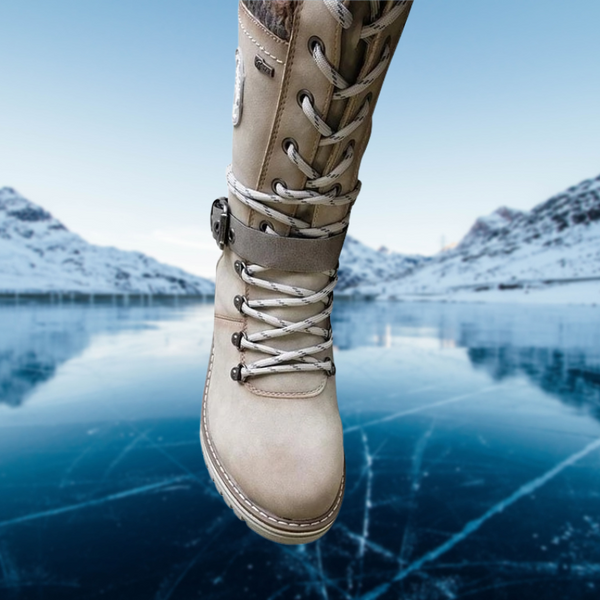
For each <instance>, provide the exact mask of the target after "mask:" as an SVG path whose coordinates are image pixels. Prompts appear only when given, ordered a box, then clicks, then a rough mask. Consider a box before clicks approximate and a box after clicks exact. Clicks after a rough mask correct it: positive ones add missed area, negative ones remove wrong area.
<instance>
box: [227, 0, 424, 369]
mask: <svg viewBox="0 0 600 600" xmlns="http://www.w3.org/2000/svg"><path fill="white" fill-rule="evenodd" d="M322 1H323V3H324V4H325V6H326V7H327V9H328V10H329V11H330V13H331V14H332V15H333V17H334V18H335V19H336V20H337V21H338V23H339V24H340V25H341V26H342V27H343V28H344V29H348V28H349V27H350V26H351V25H352V13H351V12H350V11H349V10H348V9H347V8H346V7H345V6H344V4H343V3H342V2H341V0H322ZM411 2H412V0H403V1H401V2H398V3H397V4H396V6H394V7H393V8H392V9H391V10H390V11H389V12H388V13H386V14H385V15H383V16H382V17H381V18H378V19H376V20H375V21H374V22H372V23H371V24H369V25H365V26H363V28H362V31H361V35H360V37H361V39H365V38H368V37H370V36H373V35H377V34H379V33H381V31H383V30H384V29H385V28H386V27H387V26H389V25H391V24H392V23H393V22H394V21H395V20H396V19H398V18H399V17H400V16H401V15H402V14H403V13H404V11H405V10H406V9H407V7H408V5H409V4H410V3H411ZM378 6H379V3H378V2H371V8H372V10H371V14H372V16H376V15H377V14H378V13H377V9H378ZM312 55H313V59H314V61H315V63H316V65H317V67H318V68H319V70H320V71H321V72H322V73H323V75H324V76H325V77H326V78H327V80H328V81H330V82H331V84H332V85H333V86H334V87H335V88H336V89H337V91H336V92H335V93H334V94H333V99H334V100H343V99H347V98H351V97H353V96H356V95H358V94H360V93H362V92H364V91H365V90H366V89H367V88H368V87H369V86H370V85H371V84H372V83H373V82H374V81H375V80H377V79H378V78H379V77H380V76H381V75H382V74H383V73H384V72H385V70H386V69H387V67H388V65H389V63H390V60H391V57H392V52H391V48H390V47H389V45H386V46H385V47H384V49H383V52H382V55H381V59H380V61H379V63H378V64H377V65H376V66H375V67H374V68H373V70H372V71H371V72H370V73H368V74H367V75H366V76H365V77H364V78H363V79H361V80H360V81H358V82H357V83H355V84H353V85H351V84H349V83H348V82H347V81H346V80H345V79H344V78H343V77H342V76H341V75H340V74H339V73H338V72H337V70H336V69H335V68H334V67H333V66H332V65H331V64H330V63H329V61H328V60H327V58H326V56H325V53H324V49H323V48H322V46H321V44H320V43H319V41H318V40H315V42H314V44H313V46H312ZM301 105H302V110H303V111H304V114H305V115H306V116H307V118H308V120H309V122H310V123H311V124H312V125H313V126H314V127H315V128H316V129H317V130H318V132H319V133H320V134H321V136H322V138H321V140H320V142H319V145H320V146H329V145H333V144H339V143H340V142H342V141H344V140H345V139H347V138H348V137H349V136H350V135H351V134H352V133H353V132H354V130H356V129H357V128H358V127H359V126H360V125H361V124H362V123H363V121H365V119H367V118H369V115H370V111H371V104H370V102H369V97H368V96H367V98H366V99H365V101H364V102H363V104H362V106H361V108H360V109H359V111H358V113H357V114H356V117H355V118H354V119H353V120H352V121H351V122H350V123H348V125H346V126H345V127H343V128H341V129H339V130H338V131H334V130H333V129H332V128H331V127H330V126H329V125H328V124H327V123H326V122H325V121H324V120H323V118H322V117H321V116H320V115H319V113H318V112H317V110H316V109H315V107H314V105H313V102H312V99H311V97H310V95H309V94H305V95H304V97H302V99H301ZM286 153H287V155H288V158H289V159H290V161H291V162H292V163H294V164H295V165H296V166H297V167H298V169H300V171H302V173H304V174H305V175H306V177H307V178H308V179H307V181H306V184H305V189H303V190H291V189H288V188H286V187H285V186H284V185H283V184H282V183H281V182H278V183H276V185H275V192H274V193H271V194H268V193H264V192H259V191H257V190H253V189H250V188H248V187H246V186H245V185H243V184H242V183H241V182H240V181H238V180H237V179H236V178H235V176H234V174H233V171H232V168H231V165H230V166H229V167H228V169H227V185H228V187H229V190H230V191H231V193H232V194H234V195H235V197H236V198H237V199H238V200H239V201H240V202H242V203H243V204H245V205H246V206H248V207H249V208H251V209H252V210H255V211H256V212H258V213H260V214H262V215H264V216H266V217H268V218H269V219H273V220H275V221H278V222H280V223H283V224H285V225H287V226H289V227H290V228H291V231H292V234H293V235H296V236H303V237H314V238H321V237H328V236H331V235H334V234H337V233H340V232H343V231H345V229H346V228H347V227H348V219H349V215H347V216H346V217H345V218H343V219H342V220H340V221H337V222H335V223H331V224H329V225H323V226H319V227H312V226H311V224H310V223H307V222H306V221H303V220H302V219H299V218H297V217H293V216H290V215H287V214H285V213H282V212H280V211H278V210H276V209H275V208H273V207H272V206H270V205H278V204H280V205H288V206H289V205H294V206H300V205H311V206H316V205H321V206H344V205H350V206H351V205H352V204H353V203H354V202H355V200H356V198H357V197H358V194H359V192H360V181H359V182H358V183H357V185H356V187H355V188H354V189H353V190H352V191H350V192H348V193H346V194H341V195H340V194H339V190H338V189H336V187H335V185H336V182H337V181H338V179H339V178H340V177H341V176H342V175H343V174H344V173H345V172H346V171H347V170H348V169H349V168H350V166H351V165H352V163H353V161H354V148H353V146H352V144H350V145H349V146H348V147H347V148H346V150H345V151H344V153H343V155H342V158H341V160H340V162H339V163H338V164H337V165H336V166H335V167H334V168H333V169H332V170H331V171H330V172H329V173H326V174H322V173H319V172H317V171H316V170H315V169H314V168H313V167H312V166H311V165H310V164H308V163H307V162H306V161H305V160H304V158H302V156H301V155H300V153H299V151H298V148H297V146H296V144H295V143H294V141H293V140H290V141H289V142H288V144H287V147H286ZM330 186H331V187H330ZM328 187H330V190H329V191H327V192H324V193H322V192H319V191H318V190H319V189H322V188H328ZM267 231H268V232H269V233H271V234H273V235H277V233H276V232H275V231H274V230H273V229H272V228H270V227H269V228H267ZM238 266H239V269H238V270H237V272H238V274H239V276H240V277H241V278H242V280H243V281H244V282H245V283H247V284H248V285H251V286H254V287H258V288H263V289H268V290H271V291H275V292H277V293H280V294H283V295H284V296H283V297H282V298H271V299H263V300H246V299H244V302H243V303H242V304H241V305H240V307H239V310H240V311H241V312H243V313H244V314H246V315H247V316H248V317H251V318H253V319H256V320H258V321H262V322H263V323H266V324H267V325H270V326H271V327H273V328H274V329H268V330H265V331H260V332H258V333H253V334H243V335H241V337H240V339H239V346H240V348H243V349H248V350H255V351H258V352H261V353H263V354H267V355H268V356H267V358H264V359H262V360H258V361H255V362H253V363H250V364H248V365H240V366H239V367H237V368H235V369H234V371H235V374H236V376H237V378H238V379H239V380H240V381H245V380H246V379H247V378H248V377H252V376H257V375H264V374H267V373H285V372H294V371H298V372H300V371H325V372H327V373H328V374H333V373H334V372H335V367H334V365H333V363H332V362H331V361H330V360H319V359H317V358H315V357H314V356H313V355H314V354H318V353H320V352H323V351H324V350H327V349H328V348H330V347H331V345H332V344H333V340H332V337H331V330H330V329H325V328H323V327H321V326H319V323H322V322H323V321H326V320H327V319H328V318H329V316H330V314H331V310H332V301H331V300H332V292H333V288H334V287H335V285H336V283H337V272H336V271H335V270H332V271H327V272H325V273H324V274H325V275H327V276H328V277H329V283H328V284H327V285H326V286H325V287H324V288H323V289H321V290H319V291H314V290H309V289H305V288H301V287H298V286H290V285H285V284H281V283H277V282H274V281H269V280H268V279H263V278H260V277H257V275H258V274H260V273H262V272H265V271H268V270H270V269H267V268H265V267H262V266H260V265H250V264H244V263H241V262H240V264H239V265H238ZM319 302H323V303H324V304H325V308H324V309H323V310H322V311H320V312H319V313H318V314H316V315H314V316H311V317H310V318H307V319H304V320H302V321H298V322H293V321H287V320H284V319H280V318H277V317H274V316H272V315H269V314H268V313H265V312H263V311H261V310H259V309H264V308H272V307H278V308H281V307H289V308H292V307H296V306H305V305H310V304H316V303H319ZM292 333H304V334H309V335H314V336H315V337H317V338H320V339H321V340H323V341H321V342H319V343H317V344H315V345H314V346H309V347H306V348H300V349H295V350H289V351H285V350H280V349H278V348H273V347H272V346H269V345H267V344H264V343H262V342H266V341H268V340H272V339H275V338H279V337H283V336H286V335H290V334H292ZM232 376H233V371H232Z"/></svg>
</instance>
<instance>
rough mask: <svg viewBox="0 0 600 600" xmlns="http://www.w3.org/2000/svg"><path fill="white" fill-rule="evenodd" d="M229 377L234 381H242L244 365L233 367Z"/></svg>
mask: <svg viewBox="0 0 600 600" xmlns="http://www.w3.org/2000/svg"><path fill="white" fill-rule="evenodd" d="M229 375H230V376H231V379H233V380H234V381H239V382H241V381H242V363H240V364H239V365H238V366H237V367H233V369H231V371H230V372H229Z"/></svg>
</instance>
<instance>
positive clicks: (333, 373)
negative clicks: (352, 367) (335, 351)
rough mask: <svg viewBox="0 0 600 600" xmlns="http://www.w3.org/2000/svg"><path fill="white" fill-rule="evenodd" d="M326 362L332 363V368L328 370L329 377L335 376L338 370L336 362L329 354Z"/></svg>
mask: <svg viewBox="0 0 600 600" xmlns="http://www.w3.org/2000/svg"><path fill="white" fill-rule="evenodd" d="M325 362H330V363H331V368H330V369H329V371H327V377H333V376H334V375H335V373H336V371H337V369H336V368H335V364H334V362H333V361H332V360H331V358H329V356H327V357H326V358H325Z"/></svg>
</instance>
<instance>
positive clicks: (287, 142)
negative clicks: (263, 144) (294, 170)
mask: <svg viewBox="0 0 600 600" xmlns="http://www.w3.org/2000/svg"><path fill="white" fill-rule="evenodd" d="M290 146H294V148H295V149H296V152H298V142H297V141H296V140H295V139H294V138H289V137H288V138H285V140H283V142H281V147H282V148H283V151H284V152H285V153H286V154H287V153H288V148H289V147H290Z"/></svg>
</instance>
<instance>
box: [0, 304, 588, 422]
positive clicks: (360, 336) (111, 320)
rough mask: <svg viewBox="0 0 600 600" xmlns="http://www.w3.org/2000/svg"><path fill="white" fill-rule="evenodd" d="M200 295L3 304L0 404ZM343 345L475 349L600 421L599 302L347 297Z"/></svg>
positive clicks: (479, 360) (13, 402)
mask: <svg viewBox="0 0 600 600" xmlns="http://www.w3.org/2000/svg"><path fill="white" fill-rule="evenodd" d="M199 302H200V301H199V300H191V299H186V300H182V299H176V298H165V299H158V300H157V299H154V300H152V301H149V300H148V299H140V298H138V299H136V300H132V301H131V302H130V303H127V304H124V301H123V299H120V300H115V299H112V300H111V299H105V300H103V301H96V302H94V303H89V302H62V303H56V302H50V301H40V300H36V301H33V300H31V301H29V302H27V303H23V302H21V303H17V302H15V301H12V300H4V301H2V302H1V303H0V332H1V335H0V404H6V405H8V406H10V407H18V406H21V405H22V404H23V403H24V402H25V401H26V400H27V398H28V397H29V396H30V395H31V393H32V392H33V391H34V390H35V389H36V388H37V387H38V386H39V385H40V384H43V383H45V382H47V381H49V380H50V379H52V377H54V375H55V374H56V372H57V370H58V369H59V368H60V366H61V365H63V364H64V363H66V362H67V361H68V360H70V359H72V358H74V357H76V356H78V355H80V354H81V353H82V352H84V351H85V349H86V348H88V347H89V346H90V344H91V342H92V340H93V337H94V336H95V335H97V334H100V333H104V334H106V333H109V334H110V333H115V332H122V331H125V330H131V329H135V328H147V327H149V326H151V323H152V321H156V320H171V319H176V318H179V316H180V310H179V309H180V308H182V307H185V306H187V305H193V304H197V303H199ZM333 324H334V331H335V344H336V346H337V348H338V351H345V350H351V349H355V348H360V347H364V346H382V347H386V346H387V347H389V346H391V345H393V344H395V343H404V342H406V341H407V340H412V341H409V342H407V343H416V342H415V339H416V338H422V339H425V340H428V341H429V342H430V343H431V342H433V344H434V346H433V347H437V348H438V349H439V350H444V349H447V348H465V349H466V350H467V356H468V358H469V359H470V361H471V364H472V365H473V366H474V367H475V368H476V369H482V370H485V371H486V372H487V373H488V374H489V376H490V377H492V378H493V379H494V380H502V379H506V378H509V377H516V376H525V377H527V378H528V379H529V380H530V381H531V382H533V383H535V384H536V385H537V386H538V387H539V388H541V389H542V390H543V391H544V392H546V393H548V394H551V395H553V396H555V397H557V398H559V399H560V400H562V401H563V402H565V403H567V404H569V405H572V406H576V407H587V408H588V410H591V411H592V413H593V414H594V415H595V416H596V417H597V418H599V419H600V343H598V341H597V340H600V311H599V310H597V309H595V308H593V307H577V308H576V309H574V308H573V307H566V306H565V307H540V306H536V307H527V306H509V305H476V304H437V303H436V304H434V303H419V304H411V303H387V302H364V301H362V302H356V301H344V300H341V301H337V302H336V304H335V309H334V313H333Z"/></svg>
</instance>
